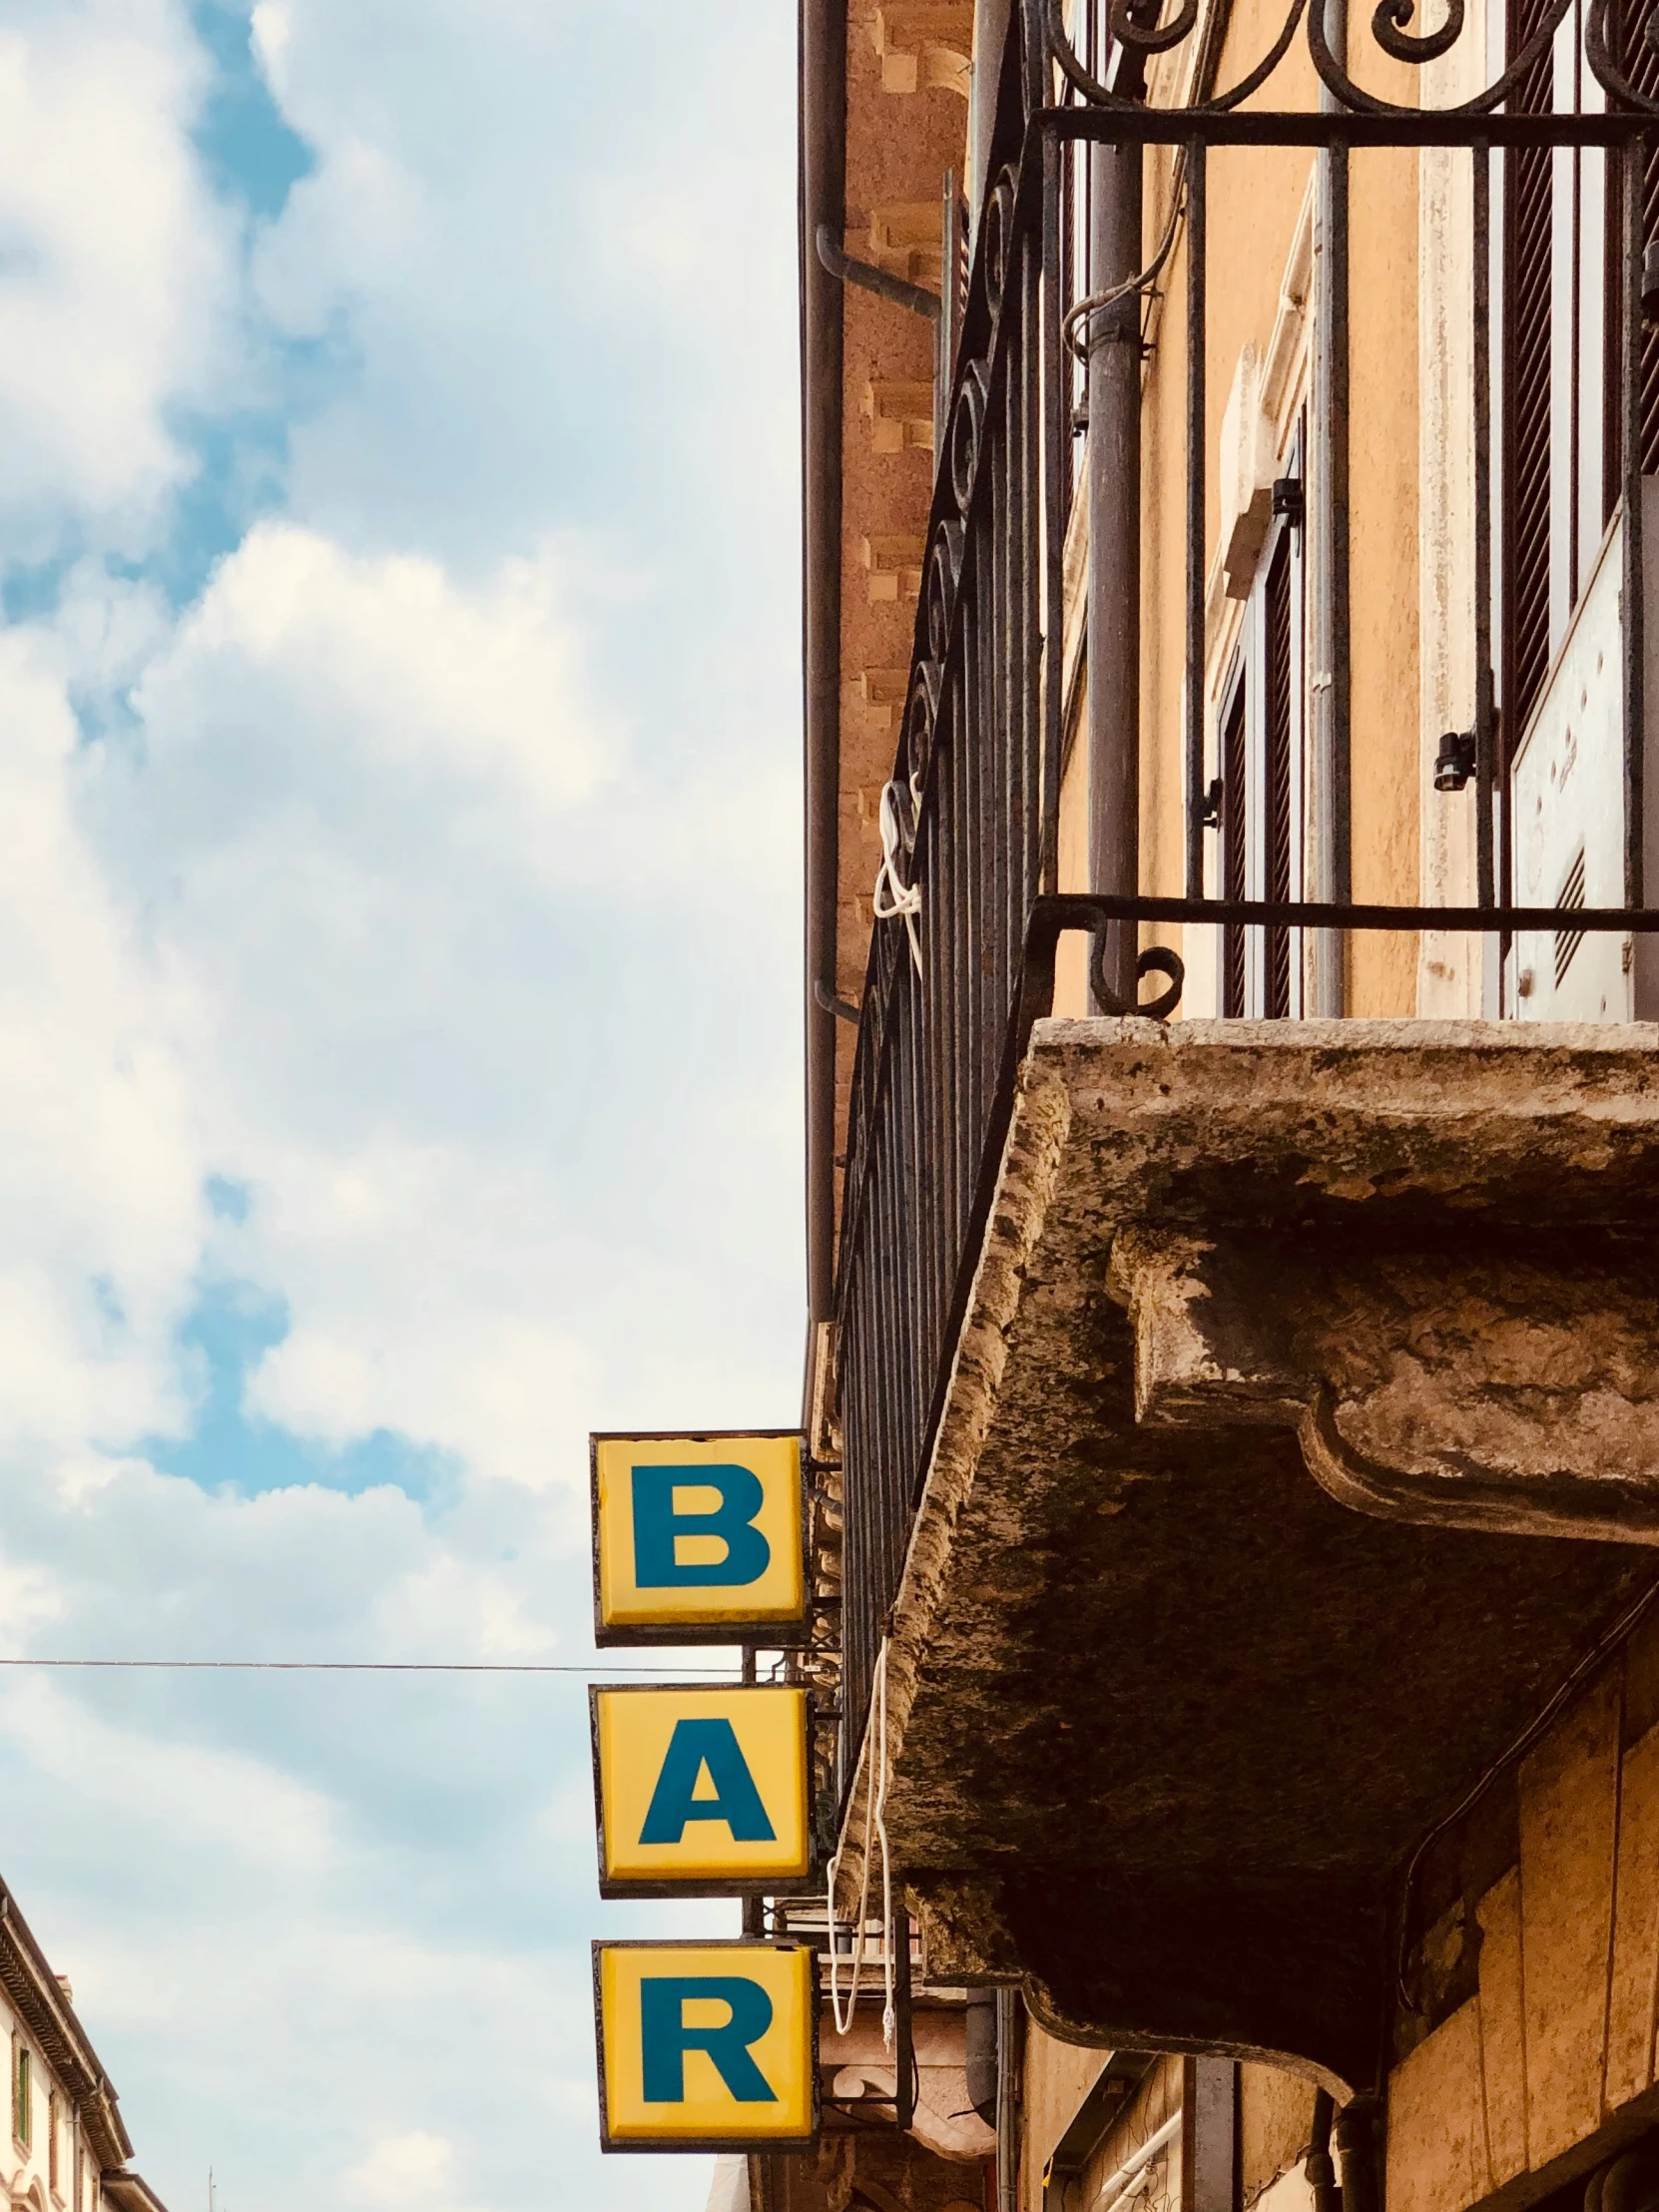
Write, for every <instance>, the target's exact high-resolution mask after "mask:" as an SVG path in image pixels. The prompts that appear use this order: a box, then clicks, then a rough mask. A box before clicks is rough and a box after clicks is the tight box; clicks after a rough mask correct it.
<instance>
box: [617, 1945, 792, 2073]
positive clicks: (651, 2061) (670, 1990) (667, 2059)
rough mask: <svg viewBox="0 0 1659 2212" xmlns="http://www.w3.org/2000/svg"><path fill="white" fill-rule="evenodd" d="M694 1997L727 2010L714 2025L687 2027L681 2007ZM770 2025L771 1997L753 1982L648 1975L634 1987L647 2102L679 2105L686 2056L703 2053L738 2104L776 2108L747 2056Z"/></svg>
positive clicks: (716, 1976)
mask: <svg viewBox="0 0 1659 2212" xmlns="http://www.w3.org/2000/svg"><path fill="white" fill-rule="evenodd" d="M698 1997H715V1998H717V1999H718V2000H720V2001H721V2002H723V2003H725V2004H726V2005H727V2006H729V2007H730V2010H731V2015H732V2016H731V2018H730V2019H728V2020H727V2021H726V2022H725V2023H724V2024H723V2025H722V2026H720V2027H688V2026H687V2025H686V2019H685V2008H686V2005H687V2003H688V2001H691V2000H694V1999H696V1998H698ZM771 2025H772V1999H771V1997H769V1996H768V1995H767V1993H766V1991H765V1989H763V1988H762V1986H761V1984H760V1983H759V1982H758V1981H751V1980H749V1979H748V1978H747V1976H740V1975H737V1974H683V1975H682V1974H676V1975H673V1976H670V1975H667V1974H653V1975H651V1976H649V1977H648V1978H647V1979H645V1980H643V1981H642V1982H641V1983H640V2055H641V2057H642V2059H643V2061H644V2071H645V2101H646V2102H647V2104H684V2103H685V2101H686V2053H687V2051H688V2050H706V2051H707V2052H708V2054H709V2056H710V2057H711V2058H712V2059H713V2060H714V2062H715V2067H716V2070H717V2071H718V2072H719V2074H720V2078H721V2080H722V2081H724V2082H725V2084H726V2086H727V2088H728V2089H730V2090H731V2092H732V2094H733V2096H734V2097H735V2098H736V2099H737V2101H738V2103H739V2104H776V2103H777V2102H778V2093H777V2091H776V2090H775V2089H773V2088H772V2087H771V2086H770V2085H769V2084H768V2081H767V2077H766V2075H765V2074H764V2073H762V2071H761V2069H760V2067H759V2066H757V2065H756V2063H755V2061H754V2059H753V2058H751V2057H750V2055H749V2046H750V2044H751V2043H758V2042H759V2041H760V2039H761V2037H762V2036H763V2035H764V2034H765V2033H766V2031H767V2029H768V2028H769V2027H770V2026H771Z"/></svg>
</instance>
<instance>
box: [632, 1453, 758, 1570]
mask: <svg viewBox="0 0 1659 2212" xmlns="http://www.w3.org/2000/svg"><path fill="white" fill-rule="evenodd" d="M633 1473H634V1580H635V1582H636V1583H637V1584H638V1586H639V1587H640V1588H641V1589H642V1590H695V1589H708V1588H710V1587H711V1586H713V1587H717V1588H730V1587H732V1586H734V1585H738V1584H743V1583H748V1582H759V1581H760V1579H761V1577H762V1575H763V1574H765V1573H766V1571H767V1568H768V1567H769V1566H770V1565H771V1564H772V1546H771V1545H770V1544H769V1543H768V1542H767V1540H766V1538H765V1537H764V1536H763V1535H762V1534H761V1531H760V1530H759V1529H758V1528H757V1527H756V1526H755V1525H754V1522H755V1516H756V1514H757V1513H759V1511H760V1510H761V1506H762V1504H763V1502H764V1500H765V1497H766V1492H765V1491H764V1490H763V1489H762V1487H761V1478H760V1476H759V1475H758V1474H755V1473H752V1472H751V1470H750V1469H749V1468H748V1467H724V1466H723V1467H635V1468H634V1470H633ZM694 1482H695V1483H700V1484H703V1485H704V1486H706V1487H707V1488H709V1489H712V1490H718V1491H719V1492H720V1503H719V1505H718V1506H717V1507H716V1508H715V1510H714V1511H713V1512H712V1513H677V1512H676V1511H675V1510H674V1492H675V1490H676V1488H681V1489H683V1488H686V1487H688V1486H689V1485H690V1484H692V1483H694ZM685 1536H718V1537H719V1538H720V1540H721V1542H722V1543H723V1544H724V1545H725V1546H726V1552H725V1556H724V1557H723V1558H720V1559H711V1560H708V1561H701V1560H700V1561H698V1562H696V1563H695V1564H694V1563H691V1562H687V1561H683V1560H682V1559H681V1558H680V1557H679V1555H678V1552H677V1550H676V1539H677V1538H680V1537H685Z"/></svg>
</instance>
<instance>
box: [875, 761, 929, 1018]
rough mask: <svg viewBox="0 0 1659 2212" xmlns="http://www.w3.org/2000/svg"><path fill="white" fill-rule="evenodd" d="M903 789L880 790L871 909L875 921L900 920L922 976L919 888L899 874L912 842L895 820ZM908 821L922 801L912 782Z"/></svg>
mask: <svg viewBox="0 0 1659 2212" xmlns="http://www.w3.org/2000/svg"><path fill="white" fill-rule="evenodd" d="M902 790H903V786H902V785H900V784H897V783H892V784H883V785H882V787H881V815H880V826H881V865H880V866H879V867H878V868H877V869H876V871H875V889H874V892H873V894H872V895H871V899H870V907H871V910H872V912H873V913H874V915H875V918H876V920H877V921H893V920H896V919H898V918H900V917H902V919H903V923H904V927H905V931H906V933H907V934H908V936H909V939H910V958H911V959H912V960H913V961H914V962H915V966H916V973H917V974H918V975H919V974H920V973H921V943H920V940H919V939H918V937H917V935H916V916H917V914H919V913H920V912H921V887H920V885H919V884H916V883H906V882H905V880H904V878H903V877H902V876H901V875H900V874H899V872H898V860H899V855H900V854H901V853H903V852H905V851H907V850H908V849H909V847H910V844H911V841H912V840H910V839H908V838H906V836H905V834H904V825H903V823H902V822H900V820H899V818H898V800H897V797H896V794H898V793H899V792H901V791H902ZM909 798H910V820H911V821H912V822H914V821H915V819H916V814H917V811H918V810H919V807H920V804H921V799H920V794H919V793H918V792H917V790H916V787H915V784H914V781H913V780H912V782H911V784H910V787H909Z"/></svg>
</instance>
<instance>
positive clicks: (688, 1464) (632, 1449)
mask: <svg viewBox="0 0 1659 2212" xmlns="http://www.w3.org/2000/svg"><path fill="white" fill-rule="evenodd" d="M591 1446H592V1452H593V1538H594V1542H593V1554H594V1631H593V1632H594V1641H595V1642H596V1643H598V1644H599V1645H601V1646H604V1645H614V1644H711V1643H725V1644H730V1643H741V1642H747V1641H759V1640H760V1638H761V1637H763V1636H764V1638H765V1640H766V1642H767V1643H768V1644H769V1645H770V1646H774V1647H776V1646H779V1645H783V1644H792V1643H799V1642H800V1641H802V1639H803V1637H804V1636H805V1634H806V1612H807V1578H806V1572H805V1566H804V1561H803V1556H802V1553H803V1543H804V1529H805V1514H804V1512H803V1509H802V1505H803V1501H802V1493H801V1438H800V1436H799V1435H798V1434H796V1433H795V1432H794V1431H793V1430H791V1431H782V1430H776V1429H772V1430H762V1431H760V1432H753V1431H752V1432H750V1433H748V1434H745V1435H720V1436H716V1435H693V1436H595V1437H593V1438H592V1439H591ZM751 1629H753V1630H756V1631H758V1632H759V1633H758V1635H757V1636H754V1637H751V1636H748V1635H747V1634H746V1633H745V1632H746V1631H748V1630H751Z"/></svg>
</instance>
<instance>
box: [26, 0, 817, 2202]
mask: <svg viewBox="0 0 1659 2212" xmlns="http://www.w3.org/2000/svg"><path fill="white" fill-rule="evenodd" d="M794 82H795V55H794V23H793V15H792V13H791V11H789V10H786V9H781V8H778V7H777V6H775V5H771V4H769V0H736V4H735V5H734V6H733V7H731V8H728V9H724V10H720V11H716V13H715V14H714V15H713V16H709V15H708V14H707V13H706V12H705V13H704V14H703V15H702V16H700V17H699V16H694V15H692V14H690V13H688V11H686V10H685V9H684V8H681V7H678V6H671V5H668V4H667V0H643V4H642V5H640V6H637V7H634V8H631V9H627V10H619V9H616V8H614V7H611V6H608V5H605V4H603V0H259V4H258V5H256V6H245V5H240V4H237V0H197V4H195V5H194V6H192V5H187V4H184V0H0V422H3V423H4V424H5V435H4V436H3V437H0V609H3V614H4V621H3V623H0V1231H3V1233H0V1654H3V1655H17V1654H25V1653H36V1654H59V1655H93V1656H110V1655H120V1654H132V1655H141V1656H142V1655H158V1654H168V1655H177V1654H183V1655H196V1656H225V1655H237V1656H256V1657H259V1656H270V1657H306V1656H317V1655H320V1656H325V1657H345V1658H350V1657H376V1658H380V1657H384V1658H433V1657H439V1658H455V1659H463V1660H464V1659H480V1658H497V1659H536V1660H547V1661H572V1662H578V1663H580V1662H582V1661H583V1660H585V1659H586V1658H587V1657H588V1656H589V1647H588V1642H587V1625H586V1624H587V1587H588V1567H587V1558H586V1507H585V1482H586V1452H585V1437H586V1432H587V1430H588V1429H589V1428H590V1427H626V1426H629V1425H634V1424H638V1425H640V1426H642V1427H659V1426H665V1425H671V1424H676V1423H680V1422H686V1423H691V1424H700V1425H702V1424H713V1423H718V1422H731V1423H745V1422H755V1423H760V1424H766V1425H771V1424H775V1423H778V1422H788V1421H789V1420H790V1419H792V1418H793V1417H794V1414H795V1410H796V1406H797V1402H798V1392H799V1382H800V1358H801V1344H802V1328H803V1317H802V1303H801V1255H800V1219H801V1204H800V1164H799V1150H798V1146H799V1130H800V1123H801V1111H800V1068H799V1031H800V1017H799V987H798V959H797V943H798V918H797V917H798V911H799V884H798V878H797V855H798V852H799V844H800V839H799V829H798V807H799V798H798V787H797V775H798V768H797V764H798V759H799V750H800V748H799V671H798V638H799V613H798V610H799V588H798V571H797V566H796V562H797V550H796V510H795V502H796V470H797V442H796V440H797V430H796V409H795V360H794V346H795V308H794V252H795V242H794V221H795V214H794V208H795V167H794V139H793V99H794ZM0 1807H3V1808H4V1810H3V1812H0V1872H3V1873H4V1876H5V1878H6V1880H7V1881H8V1882H9V1883H10V1884H11V1885H12V1887H13V1888H14V1889H15V1890H16V1892H17V1894H18V1896H19V1898H20V1900H21V1901H22V1904H23V1906H24V1910H25V1911H26V1913H27V1914H28V1915H29V1917H30V1920H31V1922H32V1924H33V1926H34V1928H35V1930H36V1933H37V1934H38V1936H40V1938H41V1940H42V1942H43V1943H44V1944H45V1946H46V1948H47V1950H48V1952H49V1954H50V1956H51V1957H52V1959H53V1961H54V1964H55V1965H57V1966H58V1967H59V1968H60V1969H61V1970H63V1971H64V1972H66V1973H68V1974H69V1975H70V1976H71V1978H72V1979H73V1981H74V1983H75V1987H76V1994H77V2000H78V2003H79V2006H80V2009H81V2011H82V2013H83V2016H84V2017H85V2019H86V2021H87V2023H88V2026H89V2028H90V2030H91V2032H92V2034H93V2037H94V2039H95V2041H96V2042H97V2044H98V2047H99V2050H100V2052H101V2054H102V2056H103V2057H104V2059H105V2062H106V2064H107V2065H108V2066H109V2069H110V2071H111V2074H112V2077H113V2078H114V2080H115V2082H116V2084H117V2086H118V2088H119V2089H120V2091H121V2094H122V2101H123V2110H124V2112H125V2113H126V2116H127V2118H128V2122H129V2125H130V2127H131V2129H132V2132H133V2135H134V2138H135V2141H136V2143H137V2147H138V2163H139V2165H140V2167H141V2170H143V2171H144V2173H145V2174H146V2176H147V2177H148V2178H149V2179H150V2180H151V2181H152V2183H153V2184H154V2186H155V2187H156V2188H157V2189H158V2190H159V2191H160V2192H161V2194H162V2196H163V2198H164V2199H165V2200H166V2201H167V2202H168V2203H169V2204H170V2206H171V2207H172V2208H173V2212H186V2208H193V2207H197V2206H199V2205H200V2204H201V2203H202V2202H203V2201H205V2191H206V2175H207V2171H208V2168H209V2166H210V2164H211V2165H212V2166H213V2168H214V2169H215V2172H216V2175H217V2178H218V2184H219V2191H220V2202H221V2205H222V2206H223V2208H224V2212H277V2207H278V2206H283V2207H285V2206H287V2205H289V2204H291V2203H293V2202H295V2201H303V2202H305V2203H306V2204H308V2205H314V2206H316V2207H318V2208H319V2212H376V2208H377V2207H381V2206H389V2205H396V2206H398V2207H400V2208H408V2212H531V2208H532V2207H535V2208H538V2212H540V2208H543V2207H545V2206H546V2204H547V2203H548V2201H549V2193H550V2186H551V2185H552V2183H553V2181H554V2177H556V2184H557V2188H558V2192H559V2195H560V2197H561V2199H565V2200H570V2201H576V2202H580V2203H581V2204H582V2205H584V2206H592V2207H595V2208H610V2207H616V2208H619V2212H622V2208H632V2207H636V2206H637V2207H642V2208H643V2207H645V2206H646V2205H648V2204H649V2205H650V2206H652V2207H654V2208H661V2212H675V2208H676V2207H682V2206H683V2207H686V2208H687V2212H693V2208H696V2207H698V2206H700V2204H701V2202H702V2198H703V2194H704V2192H705V2189H706V2186H707V2171H706V2166H705V2164H704V2162H702V2161H699V2160H684V2161H681V2160H662V2159H642V2160H627V2159H610V2160H601V2159H600V2158H599V2156H598V2154H597V2151H596V2149H595V2147H594V2138H595V2117H594V2097H593V2086H592V2053H591V2029H590V2022H589V1996H588V1986H587V1963H586V1946H587V1942H588V1939H589V1937H590V1936H592V1935H594V1934H598V1933H601V1932H606V1931H608V1932H611V1933H616V1934H627V1933H639V1932H649V1931H652V1930H661V1931H663V1932H665V1933H678V1932H680V1931H682V1930H691V1929H694V1928H706V1929H723V1928H725V1927H726V1926H728V1925H729V1924H732V1923H733V1922H734V1921H735V1910H736V1909H735V1908H733V1907H730V1906H722V1905H707V1906H698V1905H693V1906H683V1907H679V1908H670V1907H663V1906H635V1907H622V1906H612V1907H604V1908H602V1907H600V1906H599V1904H598V1903H597V1900H596V1898H595V1894H594V1882H593V1839H592V1814H591V1800H590V1795H589V1780H588V1774H587V1753H586V1723H585V1697H584V1691H583V1687H582V1685H581V1683H580V1681H578V1680H576V1679H574V1678H563V1679H561V1678H558V1677H545V1678H532V1677H519V1678H515V1677H503V1678H498V1679H483V1680H478V1679H473V1680H455V1679H450V1680H444V1679H441V1678H421V1677H414V1678H408V1677H405V1678H396V1677H392V1678H371V1677H362V1678H356V1677H339V1676H282V1677H278V1678H275V1679H272V1678H255V1677H248V1676H235V1675H232V1676H168V1675H158V1674H129V1675H99V1676H96V1677H92V1678H88V1677H68V1676H62V1675H58V1676H54V1675H47V1674H35V1673H17V1672H12V1671H5V1672H0Z"/></svg>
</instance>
